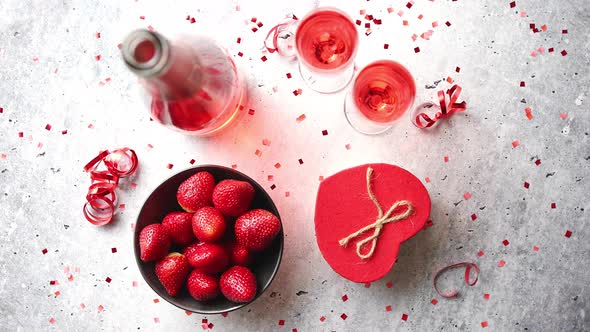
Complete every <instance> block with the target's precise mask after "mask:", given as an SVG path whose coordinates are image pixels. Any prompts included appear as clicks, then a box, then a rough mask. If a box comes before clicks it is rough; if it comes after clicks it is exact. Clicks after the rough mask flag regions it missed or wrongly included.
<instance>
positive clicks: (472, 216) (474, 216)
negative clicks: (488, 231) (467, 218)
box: [471, 213, 477, 221]
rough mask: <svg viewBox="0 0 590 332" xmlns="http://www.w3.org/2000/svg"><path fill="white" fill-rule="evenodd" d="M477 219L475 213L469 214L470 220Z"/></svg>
mask: <svg viewBox="0 0 590 332" xmlns="http://www.w3.org/2000/svg"><path fill="white" fill-rule="evenodd" d="M476 219H477V215H476V214H475V213H474V214H472V215H471V220H473V221H475V220H476Z"/></svg>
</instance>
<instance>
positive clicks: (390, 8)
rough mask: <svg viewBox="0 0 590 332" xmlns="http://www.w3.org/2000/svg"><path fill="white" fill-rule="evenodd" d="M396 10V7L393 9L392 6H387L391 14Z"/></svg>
mask: <svg viewBox="0 0 590 332" xmlns="http://www.w3.org/2000/svg"><path fill="white" fill-rule="evenodd" d="M394 10H395V9H393V8H392V7H388V8H387V12H388V13H389V14H391V13H393V11H394Z"/></svg>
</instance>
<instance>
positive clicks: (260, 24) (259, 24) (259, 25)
mask: <svg viewBox="0 0 590 332" xmlns="http://www.w3.org/2000/svg"><path fill="white" fill-rule="evenodd" d="M256 25H258V27H259V28H262V26H263V25H264V24H262V22H258V24H256Z"/></svg>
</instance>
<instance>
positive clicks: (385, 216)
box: [338, 167, 414, 259]
mask: <svg viewBox="0 0 590 332" xmlns="http://www.w3.org/2000/svg"><path fill="white" fill-rule="evenodd" d="M372 174H373V168H371V167H368V168H367V193H368V194H369V197H370V198H371V200H372V201H373V203H374V204H375V206H376V207H377V211H378V212H379V214H378V216H377V220H375V222H374V223H372V224H370V225H367V226H365V227H363V228H361V229H359V230H358V231H356V232H354V233H352V234H350V235H348V236H347V237H345V238H343V239H341V240H340V241H338V243H340V245H341V246H343V247H344V246H346V245H347V244H348V242H350V240H352V239H354V238H356V237H358V236H359V235H361V234H363V233H364V232H366V231H368V230H370V229H373V234H372V235H371V236H369V237H367V238H366V239H363V240H361V241H358V242H357V243H356V254H357V255H358V256H359V257H360V258H362V259H367V258H370V257H371V256H373V253H374V252H375V247H376V246H377V240H378V238H379V234H380V233H381V230H382V229H383V226H385V225H386V224H388V223H391V222H395V221H399V220H403V219H406V218H407V217H409V216H410V215H412V213H413V212H414V207H413V206H412V203H411V202H409V201H406V200H402V201H397V202H395V203H393V205H391V207H390V208H389V210H387V212H385V213H383V208H382V207H381V204H379V201H378V200H377V198H375V195H374V194H373V191H372V190H371V176H372ZM401 206H405V207H406V210H405V211H404V212H401V213H398V214H393V211H395V210H396V209H397V208H399V207H401ZM368 242H371V249H370V250H369V252H367V253H366V254H363V253H362V252H361V248H362V247H363V246H364V245H365V244H367V243H368Z"/></svg>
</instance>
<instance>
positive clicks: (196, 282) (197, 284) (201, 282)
mask: <svg viewBox="0 0 590 332" xmlns="http://www.w3.org/2000/svg"><path fill="white" fill-rule="evenodd" d="M186 288H188V292H189V293H190V294H191V296H192V297H193V298H194V299H195V300H197V301H209V300H213V299H214V298H216V297H217V296H219V282H218V281H217V278H215V277H214V276H212V275H210V274H207V273H205V272H203V271H199V270H193V272H191V274H190V275H189V276H188V280H187V282H186Z"/></svg>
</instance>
